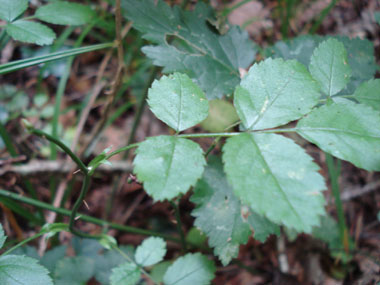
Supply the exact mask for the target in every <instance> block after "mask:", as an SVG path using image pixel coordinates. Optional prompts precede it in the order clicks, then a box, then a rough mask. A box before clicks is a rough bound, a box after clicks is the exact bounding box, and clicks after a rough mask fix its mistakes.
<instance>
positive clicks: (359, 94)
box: [353, 79, 380, 111]
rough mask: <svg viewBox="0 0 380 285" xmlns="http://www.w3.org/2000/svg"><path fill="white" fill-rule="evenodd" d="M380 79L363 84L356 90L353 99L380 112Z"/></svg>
mask: <svg viewBox="0 0 380 285" xmlns="http://www.w3.org/2000/svg"><path fill="white" fill-rule="evenodd" d="M379 90H380V79H371V80H369V81H366V82H364V83H362V84H361V85H360V86H359V87H358V88H357V89H356V90H355V93H354V95H353V97H354V98H355V99H356V100H358V101H359V102H360V103H363V104H365V105H368V106H371V107H372V108H374V109H376V110H378V111H380V95H379Z"/></svg>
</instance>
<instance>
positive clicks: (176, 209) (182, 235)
mask: <svg viewBox="0 0 380 285" xmlns="http://www.w3.org/2000/svg"><path fill="white" fill-rule="evenodd" d="M170 204H171V205H172V207H173V209H174V214H175V219H176V221H177V231H178V233H179V236H180V238H181V244H182V250H183V252H186V249H187V244H186V239H185V233H184V232H183V228H182V220H181V214H180V211H179V207H178V204H177V203H176V202H173V201H170Z"/></svg>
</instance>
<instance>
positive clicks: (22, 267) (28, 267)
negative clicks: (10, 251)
mask: <svg viewBox="0 0 380 285" xmlns="http://www.w3.org/2000/svg"><path fill="white" fill-rule="evenodd" d="M5 240H6V236H5V235H4V230H3V226H2V225H1V224H0V248H1V247H2V246H3V245H4V242H5ZM0 284H9V285H22V284H24V285H27V284H46V285H50V284H53V282H52V280H51V278H50V277H49V272H48V271H47V269H46V268H45V267H43V266H41V265H40V264H38V260H36V259H34V258H31V257H27V256H23V255H22V256H18V255H4V254H3V255H1V256H0Z"/></svg>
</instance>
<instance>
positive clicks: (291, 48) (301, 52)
mask: <svg viewBox="0 0 380 285" xmlns="http://www.w3.org/2000/svg"><path fill="white" fill-rule="evenodd" d="M330 38H333V39H336V40H338V41H340V42H341V43H343V45H344V47H345V48H346V50H347V54H348V64H349V66H350V67H351V68H352V76H351V81H350V82H349V83H348V85H347V86H346V88H345V89H344V90H342V92H341V93H343V94H352V93H353V92H354V91H355V89H356V88H357V86H358V85H359V84H360V83H362V82H364V81H366V80H369V79H371V78H372V77H373V76H374V74H375V73H376V70H377V64H376V60H375V56H374V46H373V43H372V42H371V41H369V40H367V39H360V38H353V39H351V38H349V37H346V36H326V37H321V36H316V35H313V36H311V35H306V36H299V37H296V38H293V39H291V40H287V41H278V42H276V44H275V45H274V46H272V47H270V48H268V49H266V55H267V56H272V57H282V58H284V59H297V60H298V61H300V62H301V63H303V64H304V65H306V66H308V65H309V63H310V58H311V55H312V53H313V51H314V49H315V48H316V47H317V46H318V44H320V43H321V42H323V41H325V40H327V39H330Z"/></svg>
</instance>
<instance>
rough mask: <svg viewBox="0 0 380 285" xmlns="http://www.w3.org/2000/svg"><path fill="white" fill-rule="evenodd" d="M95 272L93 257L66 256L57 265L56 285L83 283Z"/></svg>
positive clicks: (79, 284)
mask: <svg viewBox="0 0 380 285" xmlns="http://www.w3.org/2000/svg"><path fill="white" fill-rule="evenodd" d="M94 273H95V272H94V261H93V260H92V259H90V258H87V257H84V256H76V257H65V258H63V259H61V260H60V261H59V262H58V263H57V265H56V268H55V272H54V280H55V284H56V285H67V284H70V285H83V284H86V282H87V281H88V280H90V279H91V277H92V276H93V275H94ZM39 284H43V283H39Z"/></svg>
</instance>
